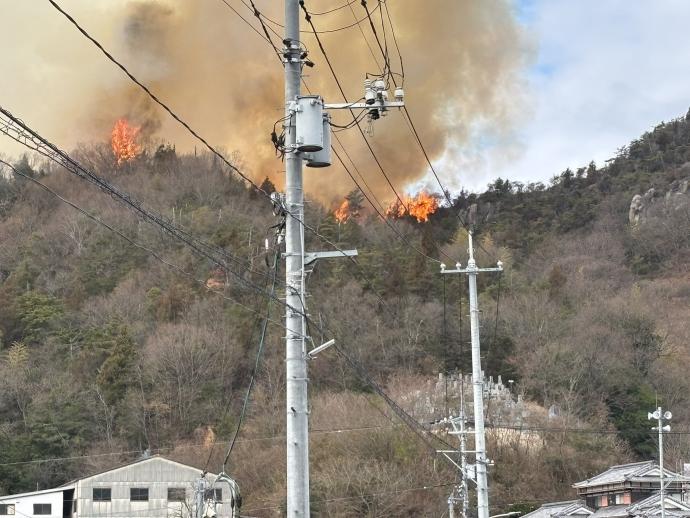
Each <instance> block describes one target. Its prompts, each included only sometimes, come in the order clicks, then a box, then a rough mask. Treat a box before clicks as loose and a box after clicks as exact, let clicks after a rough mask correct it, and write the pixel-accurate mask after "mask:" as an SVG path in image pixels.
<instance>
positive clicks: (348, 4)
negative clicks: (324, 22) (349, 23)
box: [311, 0, 357, 16]
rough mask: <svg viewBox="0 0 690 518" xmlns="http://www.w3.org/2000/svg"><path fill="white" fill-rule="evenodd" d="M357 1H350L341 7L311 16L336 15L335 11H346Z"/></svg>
mask: <svg viewBox="0 0 690 518" xmlns="http://www.w3.org/2000/svg"><path fill="white" fill-rule="evenodd" d="M356 1H357V0H349V1H348V2H347V3H345V4H343V5H341V6H340V7H334V8H333V9H329V10H328V11H322V12H320V13H311V14H312V16H323V15H324V14H330V13H334V12H335V11H339V10H340V9H345V8H346V7H350V6H351V5H352V4H354V3H355V2H356Z"/></svg>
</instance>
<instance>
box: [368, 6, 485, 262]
mask: <svg viewBox="0 0 690 518" xmlns="http://www.w3.org/2000/svg"><path fill="white" fill-rule="evenodd" d="M361 4H362V7H364V10H365V11H366V13H367V17H368V19H369V24H370V26H371V30H372V32H373V34H374V38H375V39H376V43H377V44H378V47H379V50H380V51H381V54H382V55H383V59H384V61H385V63H386V66H387V67H388V71H389V73H390V77H391V79H392V80H393V84H394V85H396V86H397V82H396V80H395V75H394V74H393V73H392V72H391V71H390V61H389V57H388V51H387V50H388V49H387V47H386V49H384V47H383V45H382V44H381V40H380V39H379V36H378V33H377V31H376V27H375V26H374V21H373V19H372V17H371V13H370V12H369V8H368V7H367V2H366V0H362V2H361ZM380 4H381V2H379V5H380ZM386 9H387V7H386ZM388 20H389V22H390V25H391V31H392V32H393V34H395V28H394V25H393V21H392V18H391V17H390V12H388ZM381 23H382V24H383V18H382V19H381ZM384 30H385V26H384ZM384 34H385V32H384ZM395 45H396V48H397V51H398V55H399V57H400V67H401V69H402V67H403V60H402V54H401V53H400V47H399V46H398V43H397V39H396V40H395ZM401 72H403V75H402V77H403V79H404V71H403V70H401ZM403 112H404V114H405V116H406V117H407V121H408V122H409V125H410V130H411V132H412V134H413V136H414V137H415V140H416V142H417V144H418V145H419V148H420V149H421V151H422V154H423V155H424V159H425V160H426V162H427V164H428V165H429V169H430V170H431V172H432V174H433V176H434V178H435V179H436V182H437V183H438V185H439V187H440V188H441V193H442V194H443V196H444V198H445V199H446V201H447V202H448V208H449V209H450V210H451V211H453V214H455V217H456V218H457V219H458V221H459V222H460V225H462V226H463V227H464V228H465V229H467V230H470V228H469V226H468V224H467V222H466V221H465V220H464V219H463V218H462V217H461V216H460V213H459V212H458V211H456V210H454V209H453V201H452V200H451V198H450V194H449V191H448V189H446V187H445V186H444V185H443V183H442V182H441V178H440V177H439V175H438V173H437V172H436V168H435V167H434V165H433V163H432V162H431V159H430V157H429V153H427V151H426V148H425V147H424V144H423V143H422V139H421V137H420V136H419V133H418V131H417V128H416V126H415V124H414V122H413V120H412V116H411V115H410V112H409V110H408V109H407V106H403ZM478 246H479V248H480V249H481V250H482V251H483V252H484V253H485V254H487V255H488V256H489V257H492V258H493V259H495V257H494V256H493V254H491V253H489V252H488V251H487V250H486V249H485V248H484V246H483V245H482V244H481V243H478Z"/></svg>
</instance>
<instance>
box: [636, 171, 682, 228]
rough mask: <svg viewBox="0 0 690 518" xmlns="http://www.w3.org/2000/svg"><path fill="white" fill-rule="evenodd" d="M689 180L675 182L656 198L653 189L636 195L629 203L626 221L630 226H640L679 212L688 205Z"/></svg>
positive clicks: (655, 192)
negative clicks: (673, 212) (648, 220)
mask: <svg viewBox="0 0 690 518" xmlns="http://www.w3.org/2000/svg"><path fill="white" fill-rule="evenodd" d="M689 187H690V178H685V179H682V180H675V181H674V182H672V183H671V185H669V189H668V190H667V191H666V192H665V193H664V194H663V196H658V195H657V191H656V190H655V189H649V190H648V191H647V192H646V193H644V194H636V195H635V196H633V199H632V201H631V202H630V210H629V211H628V221H629V222H630V224H631V225H640V224H643V223H645V222H646V221H647V219H648V218H650V217H652V216H654V217H660V216H664V215H668V214H669V213H670V212H672V211H676V210H680V209H682V208H684V207H687V206H688V205H690V191H689V190H688V189H689Z"/></svg>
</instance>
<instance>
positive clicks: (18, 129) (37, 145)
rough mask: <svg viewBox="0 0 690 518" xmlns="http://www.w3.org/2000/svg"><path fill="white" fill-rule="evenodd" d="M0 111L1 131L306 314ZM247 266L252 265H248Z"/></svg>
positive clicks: (245, 281) (251, 285) (259, 290)
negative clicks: (234, 268) (3, 116)
mask: <svg viewBox="0 0 690 518" xmlns="http://www.w3.org/2000/svg"><path fill="white" fill-rule="evenodd" d="M0 113H2V114H3V115H5V117H7V119H8V120H9V123H6V124H5V125H4V126H0V132H2V133H5V134H6V135H8V136H10V137H11V138H13V139H14V140H16V141H17V142H19V143H20V144H23V145H25V146H26V147H28V148H29V149H32V150H34V151H37V152H38V153H40V154H41V155H43V156H45V157H46V158H48V159H50V160H52V161H54V162H55V163H57V164H59V165H61V166H63V167H64V168H65V169H66V170H67V171H68V172H70V173H72V174H74V175H76V176H78V177H80V178H82V179H86V180H88V181H90V182H91V183H94V184H95V185H97V186H98V187H99V188H101V189H102V190H104V191H105V192H107V193H109V194H111V195H112V196H113V197H114V198H115V199H116V200H118V201H122V202H123V204H124V206H125V207H129V208H131V209H134V210H135V211H136V212H137V214H139V215H140V216H142V217H143V218H145V219H146V220H147V221H149V222H150V223H152V224H154V225H156V226H159V227H161V228H162V229H164V230H165V231H166V232H167V233H169V234H170V235H171V236H172V237H173V238H174V239H177V240H178V241H181V242H183V243H184V244H186V245H187V246H188V247H189V248H191V249H192V250H193V251H194V252H195V253H196V254H197V255H199V256H201V257H204V258H206V259H208V260H210V261H211V262H213V263H215V264H217V265H218V266H220V267H221V268H223V269H224V270H225V271H226V272H228V273H230V274H232V275H233V276H234V277H235V278H237V280H238V281H239V282H240V283H242V284H244V285H246V286H248V287H249V288H251V289H252V290H254V291H256V292H257V293H260V294H263V295H264V296H268V297H269V298H271V299H272V300H274V301H276V302H278V303H279V304H280V305H281V306H283V307H286V308H289V309H291V310H292V311H295V312H296V313H298V314H301V315H304V313H303V312H302V311H300V310H299V309H298V308H293V307H291V306H290V305H288V304H287V303H286V302H285V301H283V300H281V299H279V298H278V297H276V296H275V295H274V296H272V297H271V296H269V294H268V293H267V292H266V291H265V290H263V289H262V288H261V287H259V286H257V285H256V284H255V283H254V282H252V281H251V280H248V279H246V278H245V277H243V276H242V275H241V274H239V273H237V272H234V271H233V270H232V269H230V268H228V266H227V263H226V262H225V261H223V260H221V259H219V258H218V257H216V256H215V255H213V254H212V253H209V252H208V251H207V250H205V249H204V247H203V246H200V245H197V243H202V244H203V242H201V241H199V240H197V239H196V238H193V237H187V236H188V234H187V233H186V232H185V231H183V230H181V229H179V228H178V227H177V226H175V225H174V224H172V223H170V222H169V221H167V220H166V219H165V218H163V217H161V216H159V215H157V214H156V213H154V212H152V211H149V210H148V209H145V208H144V207H143V206H142V204H141V203H140V202H138V201H136V200H135V199H133V198H131V197H130V196H129V195H128V194H127V193H124V192H123V191H120V190H118V189H116V188H114V187H113V186H111V185H110V184H109V183H108V182H107V181H106V180H104V179H102V178H100V177H99V176H98V175H96V174H95V173H93V172H91V171H89V170H88V169H86V168H85V167H84V166H82V165H81V164H80V163H79V162H77V161H76V160H74V159H73V158H72V157H70V156H69V155H68V154H67V153H65V152H64V151H61V150H60V149H59V148H57V147H56V146H55V145H53V144H51V143H50V142H49V141H48V140H46V139H45V138H43V137H41V136H40V135H39V134H38V133H36V132H35V131H33V130H31V129H30V128H29V127H28V126H27V125H26V124H25V123H24V122H22V121H20V120H19V119H17V118H16V117H14V116H13V115H12V114H11V113H9V112H8V111H7V110H5V109H4V108H2V107H0ZM12 132H14V133H16V135H13V134H12ZM245 270H249V269H247V268H245ZM264 275H266V274H264Z"/></svg>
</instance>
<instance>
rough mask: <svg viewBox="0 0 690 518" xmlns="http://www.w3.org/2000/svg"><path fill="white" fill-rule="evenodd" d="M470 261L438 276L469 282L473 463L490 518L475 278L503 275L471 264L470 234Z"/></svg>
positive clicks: (483, 517) (481, 509) (482, 510)
mask: <svg viewBox="0 0 690 518" xmlns="http://www.w3.org/2000/svg"><path fill="white" fill-rule="evenodd" d="M468 237H469V245H468V252H469V261H468V262H467V268H465V269H462V268H461V265H460V263H457V264H456V265H455V270H446V265H445V264H441V273H464V274H466V275H467V277H468V279H469V287H470V331H471V336H472V387H473V399H474V437H475V439H474V446H475V447H474V449H475V459H476V465H475V470H476V482H477V516H478V518H489V486H488V481H487V476H486V467H487V463H488V460H487V458H486V437H485V433H484V379H483V375H482V365H481V357H480V348H479V305H478V302H477V274H478V273H480V272H500V271H503V264H502V263H501V261H498V264H497V268H477V263H476V262H475V260H474V247H473V245H472V232H470V233H469V236H468Z"/></svg>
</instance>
